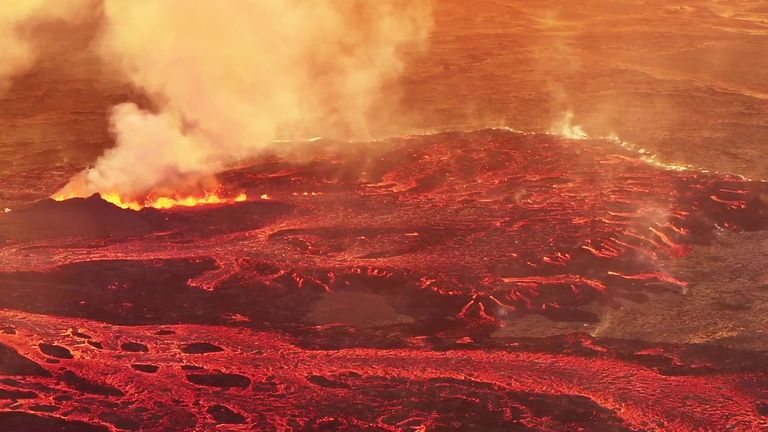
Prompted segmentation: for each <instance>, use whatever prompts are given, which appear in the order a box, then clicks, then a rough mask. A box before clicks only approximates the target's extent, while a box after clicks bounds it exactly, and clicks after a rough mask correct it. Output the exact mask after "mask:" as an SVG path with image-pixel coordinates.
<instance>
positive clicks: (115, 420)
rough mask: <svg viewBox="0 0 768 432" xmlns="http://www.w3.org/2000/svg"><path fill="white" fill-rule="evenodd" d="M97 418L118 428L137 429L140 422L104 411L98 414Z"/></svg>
mask: <svg viewBox="0 0 768 432" xmlns="http://www.w3.org/2000/svg"><path fill="white" fill-rule="evenodd" d="M99 420H101V421H104V422H107V423H109V424H111V425H113V426H115V427H116V428H118V429H122V430H129V431H135V430H139V428H140V427H141V424H140V423H139V422H137V421H136V420H133V419H131V418H128V417H124V416H122V415H120V414H117V413H112V412H106V413H102V414H100V415H99Z"/></svg>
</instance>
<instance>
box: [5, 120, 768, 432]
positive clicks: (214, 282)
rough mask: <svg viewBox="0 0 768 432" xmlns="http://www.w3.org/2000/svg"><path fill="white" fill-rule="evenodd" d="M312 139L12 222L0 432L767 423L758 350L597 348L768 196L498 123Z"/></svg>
mask: <svg viewBox="0 0 768 432" xmlns="http://www.w3.org/2000/svg"><path fill="white" fill-rule="evenodd" d="M581 138H583V137H581ZM306 145H307V146H312V147H313V149H312V153H311V154H314V155H317V156H316V157H315V158H314V159H312V160H308V161H304V162H295V161H287V160H282V159H277V158H275V159H270V160H263V161H261V162H259V163H256V164H254V165H253V166H250V167H247V168H240V169H236V170H231V171H227V172H224V173H220V174H219V175H218V179H219V181H220V182H221V184H222V186H223V187H224V188H226V190H236V191H243V194H244V195H241V196H240V197H242V198H243V199H239V198H240V197H237V198H234V199H225V198H216V199H211V201H212V202H215V203H222V202H223V203H226V204H227V205H217V206H202V207H200V209H199V210H196V211H177V210H176V209H174V208H170V209H168V208H166V207H169V205H166V203H165V202H164V201H160V200H156V201H151V202H130V203H126V202H125V201H122V200H120V199H119V198H116V197H110V196H103V197H101V198H100V197H99V196H93V197H89V198H78V199H71V200H65V201H61V202H57V201H54V200H44V201H41V202H38V203H35V204H32V205H30V206H29V207H27V208H21V209H14V210H13V211H12V212H9V213H5V214H0V241H3V243H0V262H1V263H2V264H1V265H0V271H1V272H0V316H2V322H3V326H2V327H0V330H2V332H0V375H7V377H5V378H3V379H0V429H2V430H17V429H14V427H17V426H18V425H33V426H34V427H35V428H36V430H44V431H47V430H57V431H60V430H64V431H91V430H93V431H110V430H111V431H117V430H146V431H156V430H213V429H214V428H227V429H217V430H260V431H262V430H263V431H269V430H307V431H310V430H312V431H314V430H341V431H400V430H404V431H407V430H412V431H413V430H422V431H448V430H478V431H491V430H515V431H518V430H519V431H538V430H551V431H556V430H569V431H570V430H585V431H702V430H712V431H721V430H723V431H724V430H732V431H758V430H765V428H768V421H767V420H766V416H767V415H768V391H766V389H768V374H766V370H765V365H766V364H767V363H766V362H767V361H768V356H766V355H765V353H762V352H754V351H743V350H739V349H735V348H725V347H723V346H720V345H716V344H710V343H707V342H708V341H704V342H705V343H700V342H701V341H698V342H697V341H694V340H693V338H691V340H690V341H685V342H674V343H672V342H665V341H663V340H645V339H644V338H641V337H624V338H616V337H601V334H602V333H604V332H606V331H607V330H606V329H610V328H611V326H612V325H614V324H613V323H614V322H615V320H616V319H617V318H616V317H617V316H618V315H619V314H621V313H622V311H624V310H628V309H631V310H633V311H637V313H638V314H640V315H639V316H641V317H643V319H647V320H648V322H654V320H656V321H659V320H658V319H656V318H654V317H655V316H656V315H654V314H655V313H656V311H657V309H661V308H663V307H664V305H665V304H666V303H668V302H675V301H680V302H686V301H689V300H687V299H696V298H697V297H696V296H695V295H693V296H692V294H691V292H694V294H695V293H696V290H697V289H699V287H697V286H696V281H695V279H694V276H695V274H693V273H686V272H684V271H683V272H681V271H680V268H681V267H680V266H679V265H678V264H677V263H680V262H682V261H684V260H688V259H691V257H695V255H696V253H697V251H699V250H701V249H702V248H706V247H708V245H710V244H712V243H713V242H714V241H715V240H717V239H718V238H719V237H721V236H725V235H728V233H739V232H746V231H760V230H765V229H766V228H768V217H767V216H768V202H767V201H766V196H768V184H766V183H763V182H754V181H748V180H745V179H743V178H740V177H737V176H729V175H720V174H712V173H703V172H699V171H696V170H694V169H687V170H671V169H664V168H663V167H661V166H659V164H653V163H649V162H648V161H647V160H644V158H645V157H646V155H643V154H639V153H638V152H636V151H634V150H631V149H629V148H625V147H622V146H621V145H619V144H618V143H616V142H613V141H605V140H590V139H579V140H568V139H564V138H562V137H557V136H553V135H536V134H521V133H515V132H511V131H508V130H499V129H492V130H482V131H477V132H466V133H459V132H453V133H444V134H437V135H429V136H415V137H406V138H398V139H391V140H386V141H384V142H375V143H368V144H365V143H361V144H359V145H355V146H353V147H350V146H349V144H341V143H334V142H329V141H315V142H312V143H307V144H306ZM245 194H247V195H249V196H259V195H262V194H263V197H267V198H269V199H260V200H246V199H245V196H246V195H245ZM105 200H106V201H109V202H112V203H114V204H116V205H117V207H116V206H114V205H112V204H109V203H108V202H105ZM206 200H207V198H206V199H203V201H206ZM116 201H117V202H116ZM169 203H171V204H180V205H185V203H187V202H186V201H184V200H181V201H175V202H169ZM197 203H198V202H194V204H197ZM119 207H123V208H119ZM126 208H127V209H126ZM130 209H133V210H139V211H133V210H130ZM699 292H701V291H699ZM691 301H692V300H691ZM744 313H747V312H744ZM657 325H658V328H659V331H661V330H662V329H665V328H666V327H668V326H670V325H671V324H670V323H668V322H661V323H660V324H657ZM631 330H633V329H627V332H628V333H626V334H631ZM681 331H682V330H681ZM225 425H228V426H225Z"/></svg>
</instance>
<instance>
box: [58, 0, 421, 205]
mask: <svg viewBox="0 0 768 432" xmlns="http://www.w3.org/2000/svg"><path fill="white" fill-rule="evenodd" d="M104 14H105V30H104V35H103V38H102V40H101V46H100V50H101V52H102V54H103V56H104V58H105V60H106V61H107V62H108V63H110V64H113V65H116V66H117V67H118V68H119V69H120V71H121V73H123V74H125V76H126V77H127V78H128V79H129V80H130V81H131V82H132V83H133V84H134V85H135V86H137V87H138V88H140V89H142V90H143V91H144V92H145V93H146V94H147V95H148V96H149V98H150V100H151V104H152V106H150V107H140V106H138V105H136V104H134V103H130V102H128V103H123V104H121V105H118V106H116V107H114V109H113V111H112V114H111V125H112V131H113V133H114V135H115V137H116V146H115V147H114V148H112V149H110V150H108V151H107V152H106V153H105V154H104V155H103V156H102V157H101V158H100V159H99V160H98V161H97V162H96V164H95V166H94V167H92V168H90V169H87V170H86V171H84V172H82V173H81V174H80V175H78V176H76V177H75V178H74V179H72V181H70V183H69V184H68V185H67V186H65V187H64V189H63V190H62V191H60V192H59V194H58V195H60V196H75V195H80V196H83V195H89V194H91V193H93V192H106V193H120V194H121V195H134V196H135V195H141V194H146V193H148V192H149V191H158V190H162V189H163V188H172V189H174V190H177V191H178V190H179V188H182V189H183V188H184V187H199V185H198V183H199V182H200V181H206V179H207V178H209V177H210V175H212V174H213V173H215V172H216V171H218V170H221V169H222V168H224V167H226V166H228V165H231V164H234V163H236V162H237V161H238V160H241V159H242V158H246V157H249V156H253V155H255V154H258V153H259V152H260V151H263V150H265V149H267V148H268V147H270V146H274V145H275V144H273V141H275V139H276V138H292V137H295V136H307V134H316V133H318V131H327V130H328V127H329V126H330V127H333V128H335V130H337V131H339V132H340V133H341V134H348V135H355V136H361V135H365V134H366V132H367V130H366V128H367V120H368V119H369V117H370V116H371V115H372V114H375V113H372V112H370V111H371V108H372V106H373V103H374V101H375V100H376V99H377V98H378V97H379V96H381V93H382V87H383V86H384V85H385V84H386V83H387V82H388V81H389V80H391V79H393V78H395V77H397V75H398V74H399V73H400V72H401V71H402V69H403V58H404V57H403V55H404V52H405V51H406V50H412V49H414V48H418V47H420V46H421V45H423V44H424V43H425V41H426V39H427V37H428V34H429V31H430V30H431V3H430V1H429V0H382V1H369V0H238V1H235V0H222V1H218V2H207V1H206V2H204V1H189V0H163V1H156V0H110V1H106V2H104Z"/></svg>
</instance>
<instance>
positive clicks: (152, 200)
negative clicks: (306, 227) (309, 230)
mask: <svg viewBox="0 0 768 432" xmlns="http://www.w3.org/2000/svg"><path fill="white" fill-rule="evenodd" d="M70 198H74V196H65V195H55V196H53V199H54V200H56V201H64V200H66V199H70ZM101 198H102V199H103V200H104V201H107V202H109V203H112V204H114V205H116V206H118V207H120V208H124V209H130V210H135V211H139V210H141V209H143V208H147V207H150V208H156V209H169V208H172V207H197V206H202V205H213V204H230V203H236V202H243V201H246V200H247V199H248V196H247V195H246V194H245V193H241V194H239V195H237V196H236V197H234V198H227V197H222V196H220V195H218V194H216V193H206V194H204V195H203V196H186V197H171V196H160V197H147V198H145V199H143V200H140V199H126V198H124V197H122V196H120V194H117V193H102V194H101Z"/></svg>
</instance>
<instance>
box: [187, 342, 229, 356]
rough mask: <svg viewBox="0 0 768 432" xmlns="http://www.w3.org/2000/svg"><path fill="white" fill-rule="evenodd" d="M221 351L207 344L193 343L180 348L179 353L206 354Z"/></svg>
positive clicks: (221, 349) (217, 347)
mask: <svg viewBox="0 0 768 432" xmlns="http://www.w3.org/2000/svg"><path fill="white" fill-rule="evenodd" d="M221 351H224V348H222V347H220V346H217V345H214V344H211V343H208V342H195V343H191V344H187V345H184V346H183V347H181V352H183V353H184V354H207V353H213V352H221Z"/></svg>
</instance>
